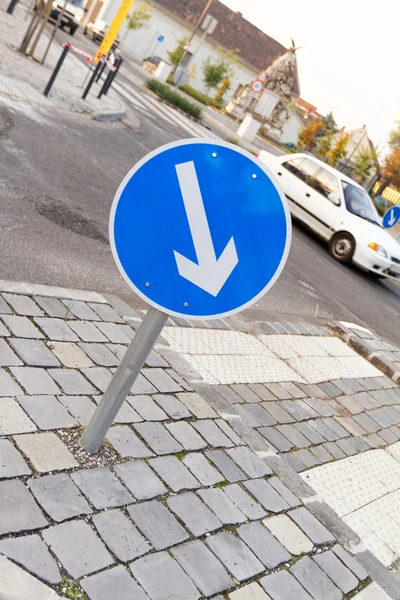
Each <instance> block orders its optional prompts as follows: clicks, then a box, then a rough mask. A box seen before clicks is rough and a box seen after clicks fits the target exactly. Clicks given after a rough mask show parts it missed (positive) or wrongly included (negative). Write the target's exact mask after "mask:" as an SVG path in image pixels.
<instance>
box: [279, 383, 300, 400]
mask: <svg viewBox="0 0 400 600" xmlns="http://www.w3.org/2000/svg"><path fill="white" fill-rule="evenodd" d="M280 385H281V387H283V388H284V389H285V390H286V391H287V392H289V394H290V395H291V396H293V398H304V397H305V396H306V395H307V394H306V393H305V392H304V391H303V390H301V389H300V388H299V387H298V386H297V385H296V384H295V383H293V382H292V381H287V382H281V384H280Z"/></svg>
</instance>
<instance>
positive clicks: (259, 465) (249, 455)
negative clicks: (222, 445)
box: [227, 446, 272, 479]
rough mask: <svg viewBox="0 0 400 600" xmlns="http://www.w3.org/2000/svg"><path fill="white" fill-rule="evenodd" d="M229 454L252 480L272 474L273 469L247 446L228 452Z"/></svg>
mask: <svg viewBox="0 0 400 600" xmlns="http://www.w3.org/2000/svg"><path fill="white" fill-rule="evenodd" d="M227 453H228V454H229V456H230V457H231V458H232V460H234V461H235V463H236V464H238V465H239V467H240V468H241V469H243V471H245V473H247V475H248V476H249V477H251V478H252V479H253V478H255V477H263V476H264V475H271V474H272V470H271V468H270V467H269V466H268V465H267V464H266V463H265V462H264V461H263V460H262V459H261V458H259V457H258V456H257V454H255V453H254V452H253V451H252V450H250V449H249V448H247V447H246V446H241V447H240V448H234V449H232V450H227Z"/></svg>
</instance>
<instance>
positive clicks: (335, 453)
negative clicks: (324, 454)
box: [324, 442, 346, 460]
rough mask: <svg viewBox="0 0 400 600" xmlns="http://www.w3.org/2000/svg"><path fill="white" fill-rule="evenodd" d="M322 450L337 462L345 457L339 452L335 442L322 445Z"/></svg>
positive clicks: (341, 451)
mask: <svg viewBox="0 0 400 600" xmlns="http://www.w3.org/2000/svg"><path fill="white" fill-rule="evenodd" d="M324 448H326V449H327V450H328V452H329V453H330V454H332V456H333V457H334V458H336V459H337V460H340V459H341V458H344V457H345V456H346V454H345V453H344V452H343V450H341V449H340V448H339V446H338V445H337V444H336V443H335V442H327V443H326V444H324Z"/></svg>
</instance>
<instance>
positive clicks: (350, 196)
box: [342, 181, 381, 226]
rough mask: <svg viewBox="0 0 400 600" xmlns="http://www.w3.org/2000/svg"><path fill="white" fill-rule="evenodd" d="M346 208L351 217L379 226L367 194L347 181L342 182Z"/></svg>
mask: <svg viewBox="0 0 400 600" xmlns="http://www.w3.org/2000/svg"><path fill="white" fill-rule="evenodd" d="M342 186H343V191H344V199H345V201H346V208H347V210H348V211H349V212H351V213H353V215H357V216H358V217H361V218H362V219H365V220H366V221H370V222H371V223H376V224H377V225H380V226H381V222H380V219H379V215H378V213H377V211H376V208H375V206H374V204H373V202H372V200H371V198H370V197H369V195H368V194H367V192H366V191H365V190H363V189H361V188H359V187H357V186H355V185H352V184H351V183H348V182H347V181H342Z"/></svg>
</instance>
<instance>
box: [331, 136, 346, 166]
mask: <svg viewBox="0 0 400 600" xmlns="http://www.w3.org/2000/svg"><path fill="white" fill-rule="evenodd" d="M349 139H350V135H349V134H348V133H342V134H341V136H340V137H339V139H338V140H337V142H336V144H335V145H334V146H333V148H331V150H329V152H327V153H326V158H327V159H328V161H327V162H328V165H330V166H331V167H336V165H337V164H338V162H339V160H340V159H341V158H344V157H345V156H346V147H347V144H348V141H349Z"/></svg>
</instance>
